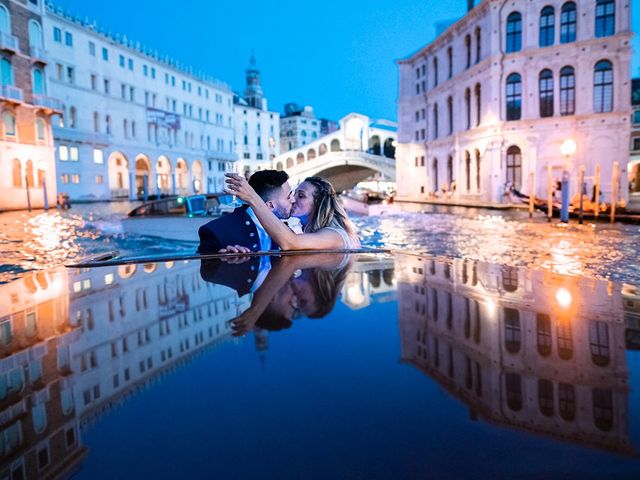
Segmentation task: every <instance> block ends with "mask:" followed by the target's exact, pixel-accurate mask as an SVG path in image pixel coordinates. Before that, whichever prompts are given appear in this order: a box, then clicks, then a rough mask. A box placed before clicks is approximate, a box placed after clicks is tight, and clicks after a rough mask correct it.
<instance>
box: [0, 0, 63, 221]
mask: <svg viewBox="0 0 640 480" xmlns="http://www.w3.org/2000/svg"><path fill="white" fill-rule="evenodd" d="M42 3H43V2H33V1H30V2H24V1H16V0H9V1H6V2H3V3H2V4H0V49H1V50H2V56H1V57H0V67H1V70H2V72H1V73H2V81H1V82H0V104H1V106H2V111H0V125H1V131H0V158H1V159H0V211H2V210H11V209H25V208H27V207H28V205H29V204H30V205H31V206H33V207H38V208H42V207H43V206H44V205H45V194H46V197H47V200H46V201H47V202H48V204H49V205H53V204H55V192H56V182H55V179H56V171H55V162H54V157H53V136H52V134H51V115H52V114H53V113H59V112H60V102H59V101H58V100H56V99H54V98H51V97H49V96H47V95H48V92H47V85H46V81H45V70H46V69H47V68H49V69H50V68H51V67H47V60H46V58H45V50H44V48H43V34H42V12H43V8H44V7H43V6H42Z"/></svg>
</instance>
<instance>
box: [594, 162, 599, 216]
mask: <svg viewBox="0 0 640 480" xmlns="http://www.w3.org/2000/svg"><path fill="white" fill-rule="evenodd" d="M594 194H595V204H596V208H595V211H594V212H593V213H594V215H595V217H596V222H597V221H598V215H599V214H600V164H599V163H598V164H597V165H596V191H595V192H594Z"/></svg>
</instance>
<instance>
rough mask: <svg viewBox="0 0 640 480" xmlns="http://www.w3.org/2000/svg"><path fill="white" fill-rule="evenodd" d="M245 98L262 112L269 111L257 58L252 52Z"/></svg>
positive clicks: (250, 104)
mask: <svg viewBox="0 0 640 480" xmlns="http://www.w3.org/2000/svg"><path fill="white" fill-rule="evenodd" d="M244 98H245V100H246V101H247V103H248V104H249V106H251V107H254V108H259V109H261V110H266V109H267V99H266V98H264V93H263V92H262V86H261V85H260V70H258V69H257V68H256V58H255V56H254V55H253V52H251V59H250V60H249V68H247V86H246V87H245V89H244Z"/></svg>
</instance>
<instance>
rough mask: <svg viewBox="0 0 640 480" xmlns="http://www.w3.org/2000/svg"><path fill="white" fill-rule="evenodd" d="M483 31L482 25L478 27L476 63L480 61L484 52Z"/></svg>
mask: <svg viewBox="0 0 640 480" xmlns="http://www.w3.org/2000/svg"><path fill="white" fill-rule="evenodd" d="M481 40H482V33H481V31H480V27H478V28H476V63H478V62H480V57H481V54H482V46H481V43H482V42H481Z"/></svg>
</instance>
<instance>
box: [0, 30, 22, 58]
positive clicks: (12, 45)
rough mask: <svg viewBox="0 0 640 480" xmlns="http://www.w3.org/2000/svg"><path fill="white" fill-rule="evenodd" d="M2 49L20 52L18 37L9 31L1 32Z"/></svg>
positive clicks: (0, 45) (0, 48)
mask: <svg viewBox="0 0 640 480" xmlns="http://www.w3.org/2000/svg"><path fill="white" fill-rule="evenodd" d="M0 50H4V51H7V52H13V53H17V52H18V39H17V38H16V37H14V36H13V35H10V34H8V33H3V32H0Z"/></svg>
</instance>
